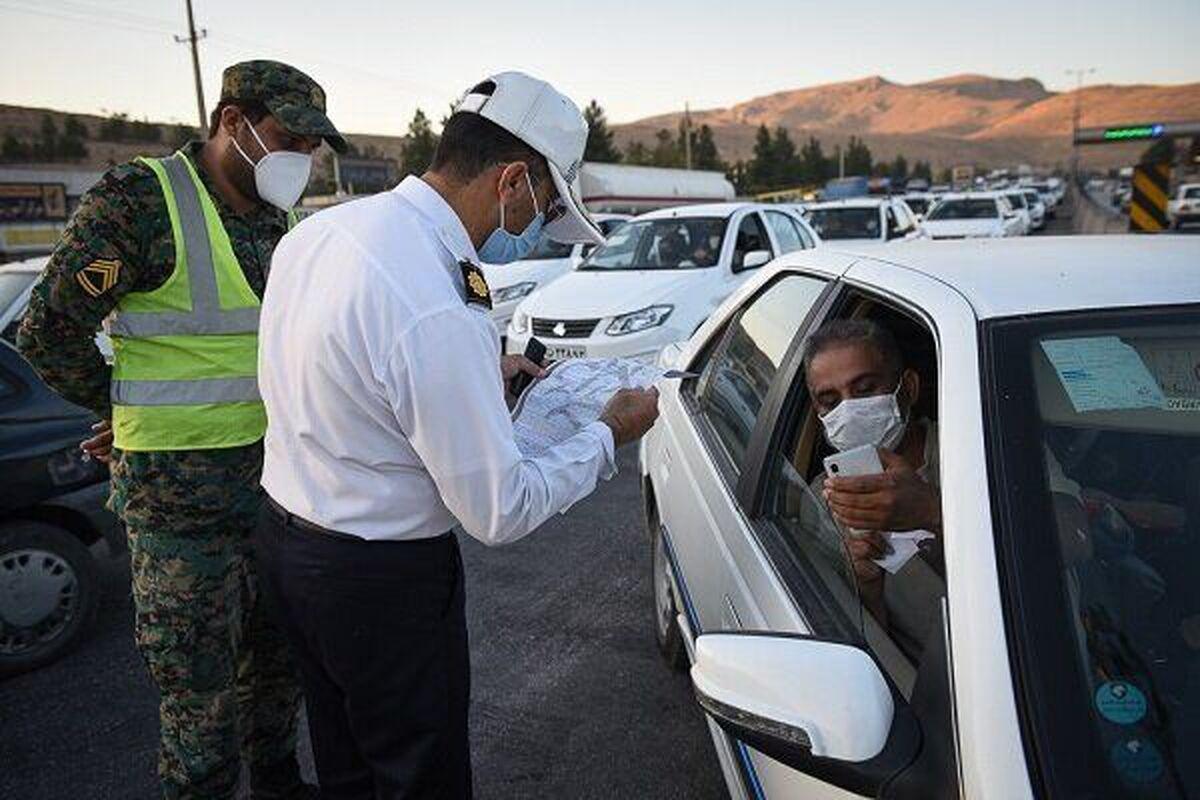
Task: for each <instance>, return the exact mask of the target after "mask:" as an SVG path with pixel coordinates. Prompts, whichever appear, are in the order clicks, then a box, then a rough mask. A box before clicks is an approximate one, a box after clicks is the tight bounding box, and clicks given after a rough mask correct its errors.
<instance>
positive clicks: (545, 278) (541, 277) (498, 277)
mask: <svg viewBox="0 0 1200 800" xmlns="http://www.w3.org/2000/svg"><path fill="white" fill-rule="evenodd" d="M628 219H631V217H630V216H629V215H628V214H593V215H592V220H594V221H595V223H596V224H597V225H599V226H600V232H601V233H603V234H604V235H605V236H608V235H609V234H610V233H612V232H613V231H615V230H616V229H617V228H619V227H621V225H622V224H623V223H624V222H625V221H626V220H628ZM595 247H596V245H592V244H580V243H576V244H560V243H559V242H555V241H553V240H551V239H548V238H547V237H545V236H543V237H542V240H541V241H540V242H538V244H537V247H535V248H533V250H532V251H531V252H530V253H529V255H527V256H525V257H524V258H522V259H521V260H519V261H514V262H512V263H511V264H484V265H482V266H483V275H484V277H485V278H487V282H488V288H489V289H491V292H492V321H493V322H494V323H495V324H496V327H497V328H498V329H499V330H500V335H501V336H503V335H504V332H505V330H507V328H508V322H509V320H511V319H512V315H513V311H514V310H515V309H516V307H517V304H518V303H520V302H521V300H523V299H524V298H525V297H527V296H528V295H529V294H531V293H532V292H533V291H534V290H535V289H537V288H538V287H541V286H545V285H546V284H548V283H550V282H551V281H553V280H555V279H556V278H560V277H562V276H563V275H566V274H567V273H568V272H570V271H571V270H573V269H575V268H576V267H578V266H579V264H580V263H581V262H582V261H583V259H585V258H587V256H588V255H589V254H590V253H591V252H592V250H593V249H594V248H595Z"/></svg>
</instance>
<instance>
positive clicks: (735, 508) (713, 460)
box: [651, 273, 841, 798]
mask: <svg viewBox="0 0 1200 800" xmlns="http://www.w3.org/2000/svg"><path fill="white" fill-rule="evenodd" d="M830 286H831V283H830V281H829V280H828V279H827V278H825V277H820V276H817V275H810V274H796V273H783V274H781V275H780V276H778V277H777V278H775V279H774V280H772V281H771V282H769V283H768V284H767V285H765V286H764V287H763V288H762V289H761V290H760V291H758V292H756V293H755V295H754V296H753V297H752V298H750V300H748V301H747V303H745V304H744V305H743V306H742V308H741V309H739V310H737V311H736V312H735V313H733V314H732V315H731V317H730V319H729V321H728V322H727V323H726V326H725V328H724V330H723V332H722V333H720V334H718V335H716V336H714V337H713V338H712V340H711V341H710V344H709V345H708V346H707V347H706V348H705V349H704V350H703V351H701V352H700V354H699V355H697V356H696V357H695V358H694V359H693V360H692V362H691V363H690V364H689V366H688V368H689V369H690V370H693V371H699V372H700V377H699V378H695V379H689V380H687V381H685V382H684V384H683V385H682V386H681V387H680V388H679V392H680V396H681V401H682V402H680V403H675V404H672V403H666V404H664V406H665V412H664V415H663V419H662V424H663V425H665V426H666V430H665V431H664V432H663V434H661V435H662V438H663V442H664V446H663V448H662V450H660V452H659V453H658V459H657V463H656V464H654V465H651V470H652V472H653V481H654V485H655V491H656V497H657V499H658V503H659V507H660V514H661V519H662V521H663V525H664V529H665V530H664V536H665V537H667V538H668V545H669V547H670V548H671V550H672V552H673V553H674V557H675V561H676V565H677V576H676V577H677V581H678V582H679V583H680V584H681V586H680V590H681V593H683V594H686V596H687V597H688V598H689V601H690V602H689V603H688V605H689V606H690V609H689V615H690V616H691V617H692V618H691V619H689V620H687V621H688V625H689V627H691V628H692V630H691V631H690V635H691V636H693V637H694V636H697V635H699V634H700V633H702V632H706V631H714V630H738V629H742V628H746V629H760V628H770V627H774V628H776V629H785V630H795V631H798V632H804V631H803V628H801V627H800V626H799V620H798V617H797V616H796V615H795V613H794V611H793V610H791V608H790V607H789V605H788V604H787V602H786V600H785V596H784V594H783V593H782V592H780V591H772V590H771V589H770V588H765V587H764V586H761V585H755V586H749V585H748V584H747V579H746V577H745V576H746V575H751V576H755V578H754V580H755V581H756V583H757V582H759V581H760V580H761V576H764V575H767V574H769V571H770V566H769V564H768V563H767V562H766V561H765V559H764V556H763V554H762V552H761V550H760V549H759V548H758V546H757V545H756V544H755V542H754V541H753V539H752V537H751V536H750V535H749V528H748V522H747V520H746V519H745V516H744V514H743V512H742V510H741V507H740V505H739V501H738V498H737V487H738V485H739V481H740V479H741V476H742V474H743V470H744V467H745V465H746V464H747V463H748V459H749V458H750V457H751V456H750V454H749V452H748V447H749V446H750V442H751V439H752V437H753V435H754V430H755V427H756V421H757V418H758V416H759V414H760V412H761V411H762V404H763V402H764V400H765V399H766V397H767V395H768V394H769V392H770V390H771V386H772V385H773V383H774V381H775V376H776V371H777V368H778V365H779V364H782V363H783V361H784V359H785V357H786V356H787V354H788V352H789V349H790V348H791V346H792V343H793V341H795V340H796V337H797V334H798V333H799V332H800V331H802V330H803V329H804V328H805V326H806V324H807V320H808V319H810V318H811V317H813V316H815V315H816V313H817V312H818V309H819V308H820V307H821V305H822V302H823V300H824V299H825V298H826V296H827V295H828V292H829V291H830ZM685 635H687V633H685ZM711 727H712V730H713V735H714V738H715V740H716V744H717V747H718V749H719V750H720V749H722V748H726V749H727V750H728V751H730V752H732V753H733V754H734V758H735V759H736V761H737V764H738V765H739V770H740V774H741V780H742V781H743V782H744V785H745V787H746V792H747V795H748V796H750V797H755V796H762V794H761V793H762V791H764V787H768V786H773V787H776V788H775V789H774V790H772V791H773V792H775V791H782V790H783V789H782V787H785V786H788V785H790V784H791V783H795V782H796V781H797V780H801V779H802V780H801V783H805V784H807V789H806V790H807V791H810V792H813V793H812V794H809V795H805V796H809V797H813V798H823V797H827V796H828V797H840V796H841V795H837V794H833V795H826V794H821V793H820V791H821V787H820V784H819V783H817V782H813V781H811V780H809V779H807V778H804V776H799V778H798V777H797V773H795V772H794V771H792V770H788V769H786V768H784V767H782V766H781V765H779V764H777V763H776V762H774V761H771V760H770V759H767V758H765V757H764V756H761V755H760V754H757V753H754V752H753V751H751V750H749V749H748V748H746V747H745V746H744V745H742V744H741V743H739V742H730V741H727V740H726V739H724V738H723V737H724V736H725V735H724V734H723V733H721V731H720V729H718V728H716V727H715V726H711ZM755 787H757V788H755ZM767 796H773V794H772V793H768V795H767ZM775 796H783V797H786V796H788V795H787V794H782V795H775Z"/></svg>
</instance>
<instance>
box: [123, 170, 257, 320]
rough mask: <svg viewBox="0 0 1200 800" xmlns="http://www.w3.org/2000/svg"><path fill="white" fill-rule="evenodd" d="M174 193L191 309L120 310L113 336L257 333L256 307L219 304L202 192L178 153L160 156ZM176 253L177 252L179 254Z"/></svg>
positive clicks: (215, 272)
mask: <svg viewBox="0 0 1200 800" xmlns="http://www.w3.org/2000/svg"><path fill="white" fill-rule="evenodd" d="M159 163H160V164H162V166H163V169H164V170H165V172H166V174H167V181H168V182H169V183H170V185H171V192H172V193H173V194H174V195H175V206H176V211H177V213H178V215H179V224H180V234H181V236H182V238H183V248H184V251H185V253H186V258H187V271H188V286H189V289H190V290H191V299H192V310H191V311H121V310H120V309H118V311H117V313H116V314H114V315H113V316H112V317H111V318H110V319H109V321H108V333H109V335H110V336H178V335H188V334H213V333H254V332H256V331H257V330H258V309H257V308H234V309H228V310H222V309H221V302H220V298H219V297H218V294H217V270H216V267H215V265H214V263H213V253H212V243H211V242H210V241H209V238H208V227H207V226H206V224H205V220H204V210H203V208H202V207H201V205H200V193H199V192H198V191H197V190H196V183H195V181H193V180H192V176H191V174H190V171H189V169H188V165H187V164H186V163H184V156H182V155H180V154H178V153H176V154H175V155H173V156H171V157H169V158H164V159H161V160H160V161H159ZM177 257H178V254H177Z"/></svg>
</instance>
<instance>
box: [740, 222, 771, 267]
mask: <svg viewBox="0 0 1200 800" xmlns="http://www.w3.org/2000/svg"><path fill="white" fill-rule="evenodd" d="M755 250H766V251H767V252H768V253H770V254H771V255H774V250H773V249H772V247H771V240H770V239H768V238H767V231H766V229H765V228H763V224H762V220H761V219H759V216H758V214H755V213H750V214H747V215H746V216H744V217H742V221H741V222H740V223H739V224H738V229H737V240H736V241H735V242H734V248H733V268H734V269H740V268H741V267H742V264H743V262H744V261H745V259H746V254H747V253H752V252H754V251H755Z"/></svg>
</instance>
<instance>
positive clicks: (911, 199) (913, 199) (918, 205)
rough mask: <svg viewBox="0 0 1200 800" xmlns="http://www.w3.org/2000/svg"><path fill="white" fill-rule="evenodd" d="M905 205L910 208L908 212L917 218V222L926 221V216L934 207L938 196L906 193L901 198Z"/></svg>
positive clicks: (929, 193) (925, 193)
mask: <svg viewBox="0 0 1200 800" xmlns="http://www.w3.org/2000/svg"><path fill="white" fill-rule="evenodd" d="M900 199H901V200H903V201H904V204H905V205H906V206H908V210H909V211H911V212H912V213H913V216H915V217H916V218H917V222H920V221H921V220H923V219H925V215H926V214H928V213H929V207H930V206H931V205H933V203H934V200H936V199H937V196H936V195H934V194H932V193H931V192H905V193H904V194H903V195H901V196H900Z"/></svg>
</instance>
